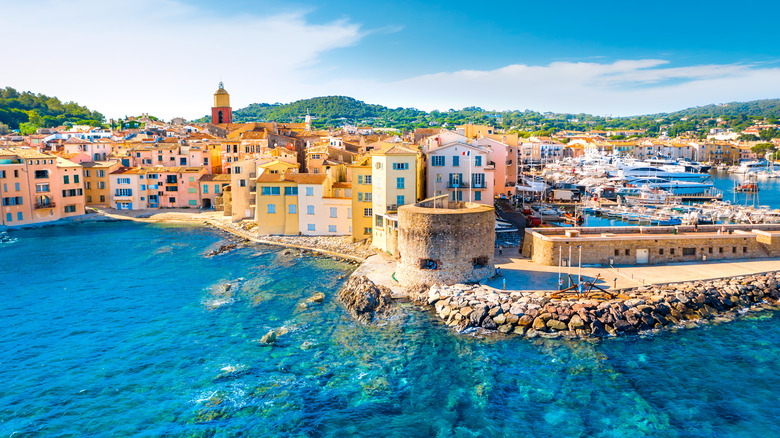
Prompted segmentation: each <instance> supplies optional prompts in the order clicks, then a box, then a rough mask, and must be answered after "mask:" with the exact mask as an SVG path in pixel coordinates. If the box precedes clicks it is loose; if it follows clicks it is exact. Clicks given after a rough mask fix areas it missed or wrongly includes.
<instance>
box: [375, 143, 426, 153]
mask: <svg viewBox="0 0 780 438" xmlns="http://www.w3.org/2000/svg"><path fill="white" fill-rule="evenodd" d="M378 154H379V155H417V151H416V150H413V149H410V148H405V147H403V146H398V145H393V146H390V147H389V148H387V149H385V150H382V151H380V152H378Z"/></svg>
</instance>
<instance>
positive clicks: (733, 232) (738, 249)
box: [523, 225, 780, 266]
mask: <svg viewBox="0 0 780 438" xmlns="http://www.w3.org/2000/svg"><path fill="white" fill-rule="evenodd" d="M753 227H754V226H750V225H749V226H731V227H729V228H727V230H726V232H725V233H719V232H718V228H719V226H716V227H714V229H709V228H707V229H704V228H702V229H699V230H698V232H694V231H693V229H692V228H691V229H690V230H689V229H687V228H685V229H680V230H678V231H679V232H678V234H673V233H667V234H664V233H660V232H659V231H669V230H658V229H654V228H649V227H647V228H646V227H635V229H633V230H631V231H632V232H626V231H625V230H624V229H620V230H613V229H609V228H605V229H603V230H604V232H602V233H601V234H591V233H590V230H588V231H589V232H588V233H587V234H579V235H577V234H576V233H577V231H578V230H573V231H572V230H571V229H570V230H569V233H570V235H569V236H567V235H566V234H564V233H565V231H563V230H561V231H559V232H556V233H555V234H553V233H550V232H549V231H547V230H544V231H542V230H539V229H533V230H526V237H525V241H524V245H523V254H524V255H525V256H526V257H529V258H531V259H532V260H533V261H534V262H535V263H539V264H542V265H548V266H555V265H557V264H558V259H559V251H560V253H561V255H562V258H564V259H565V258H568V254H569V247H572V260H571V263H572V264H577V263H579V249H578V246H581V247H582V263H583V264H605V265H606V264H609V263H610V261H611V263H612V264H620V265H625V264H637V263H641V262H644V261H643V260H642V259H644V257H643V255H644V254H646V258H647V261H646V262H644V263H648V264H658V263H670V262H684V261H696V260H737V259H750V258H761V257H778V256H780V230H772V229H771V227H765V230H755V229H753ZM664 228H666V227H664ZM559 230H560V229H559ZM671 230H672V231H673V229H671ZM615 231H619V233H616V232H615Z"/></svg>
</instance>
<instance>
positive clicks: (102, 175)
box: [97, 170, 106, 178]
mask: <svg viewBox="0 0 780 438" xmlns="http://www.w3.org/2000/svg"><path fill="white" fill-rule="evenodd" d="M97 176H98V178H103V177H105V176H106V171H105V170H98V171H97Z"/></svg>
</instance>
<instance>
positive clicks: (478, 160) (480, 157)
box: [474, 155, 482, 167]
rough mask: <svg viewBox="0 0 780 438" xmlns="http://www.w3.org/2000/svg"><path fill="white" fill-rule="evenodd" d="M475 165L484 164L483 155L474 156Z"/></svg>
mask: <svg viewBox="0 0 780 438" xmlns="http://www.w3.org/2000/svg"><path fill="white" fill-rule="evenodd" d="M474 166H475V167H479V166H482V155H476V156H474Z"/></svg>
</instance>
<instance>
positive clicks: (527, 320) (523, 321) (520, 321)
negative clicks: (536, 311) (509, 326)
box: [517, 314, 534, 328]
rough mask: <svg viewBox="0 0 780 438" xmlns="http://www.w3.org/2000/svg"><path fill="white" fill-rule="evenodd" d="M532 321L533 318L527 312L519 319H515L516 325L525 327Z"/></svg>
mask: <svg viewBox="0 0 780 438" xmlns="http://www.w3.org/2000/svg"><path fill="white" fill-rule="evenodd" d="M533 323H534V318H533V317H532V316H531V315H529V314H525V315H523V316H521V317H520V319H518V320H517V325H519V326H522V327H526V328H528V327H529V326H530V325H531V324H533Z"/></svg>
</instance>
